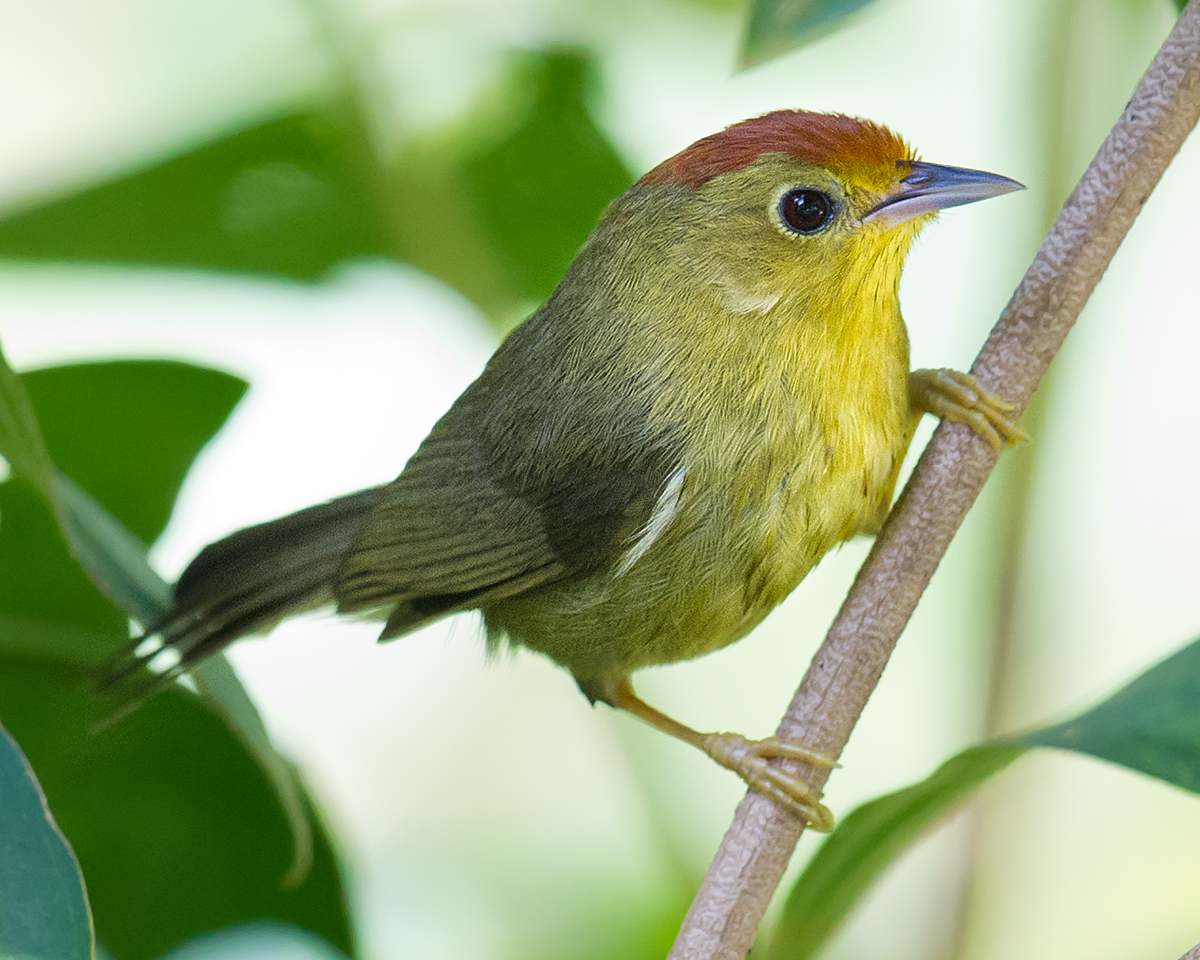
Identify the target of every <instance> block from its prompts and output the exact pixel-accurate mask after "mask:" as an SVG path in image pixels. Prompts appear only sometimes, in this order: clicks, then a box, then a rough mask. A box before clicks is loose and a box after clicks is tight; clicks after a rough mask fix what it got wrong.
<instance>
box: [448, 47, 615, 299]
mask: <svg viewBox="0 0 1200 960" xmlns="http://www.w3.org/2000/svg"><path fill="white" fill-rule="evenodd" d="M590 70H591V65H590V63H589V61H588V59H587V58H586V56H585V55H584V54H583V53H580V52H577V51H566V50H560V51H552V52H550V53H542V54H528V55H526V57H525V58H524V59H523V60H522V61H521V62H520V64H519V66H518V68H517V73H516V77H515V79H514V83H515V84H516V85H517V86H520V87H524V88H525V89H526V90H527V91H528V97H529V101H530V109H529V112H528V114H527V115H526V116H525V118H524V120H523V122H522V123H520V124H519V126H518V127H517V128H516V129H515V130H513V132H512V133H511V134H510V135H509V136H508V137H507V138H505V139H504V140H503V141H502V142H500V143H498V144H497V145H496V146H494V147H493V148H492V149H490V150H488V151H487V152H485V153H483V154H481V155H478V156H476V157H474V158H473V159H472V160H471V161H470V162H469V163H468V164H467V166H466V171H465V172H466V184H467V187H468V194H469V196H470V197H471V199H472V200H473V205H474V207H475V211H476V216H477V217H478V219H479V221H480V222H481V223H482V224H483V225H484V228H485V230H486V233H487V235H488V237H489V238H490V240H491V243H492V245H493V247H494V248H495V250H496V251H497V252H498V253H499V255H500V257H501V260H502V262H503V264H504V266H505V268H506V271H507V272H508V274H509V276H510V279H511V281H512V283H513V286H514V287H515V289H516V290H517V291H518V293H519V294H520V295H521V296H523V297H527V298H529V299H532V300H544V299H546V297H548V296H549V295H550V294H551V292H552V291H553V290H554V287H555V286H556V285H557V284H558V281H559V280H561V279H562V275H563V273H565V272H566V269H567V267H568V266H569V265H570V263H571V260H572V259H573V258H574V256H575V253H576V251H577V250H578V249H579V247H580V245H581V244H582V243H583V241H584V240H586V239H587V236H588V234H589V233H590V232H591V230H592V228H593V227H594V226H595V225H596V222H597V221H598V220H599V219H600V215H601V214H602V213H603V212H604V208H605V207H606V206H608V204H609V203H610V202H611V201H612V200H613V199H614V198H615V197H616V196H617V195H618V194H620V193H622V192H624V190H625V189H626V188H627V187H628V186H629V184H630V183H631V182H632V181H633V178H632V176H631V174H630V173H629V171H628V170H627V169H626V167H625V165H624V164H623V163H622V162H621V159H620V157H618V156H617V154H616V151H615V150H613V148H612V145H611V144H610V143H609V142H608V140H606V139H605V137H604V135H603V134H602V133H601V132H600V130H599V129H598V128H597V127H596V124H595V123H594V122H593V121H592V118H591V116H590V114H589V113H588V108H587V92H588V90H587V87H588V81H589V72H590Z"/></svg>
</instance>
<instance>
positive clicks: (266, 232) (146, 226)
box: [0, 109, 389, 515]
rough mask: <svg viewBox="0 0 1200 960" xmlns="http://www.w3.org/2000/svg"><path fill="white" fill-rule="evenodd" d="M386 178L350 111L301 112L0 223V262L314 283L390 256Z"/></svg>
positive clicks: (25, 211)
mask: <svg viewBox="0 0 1200 960" xmlns="http://www.w3.org/2000/svg"><path fill="white" fill-rule="evenodd" d="M376 179H377V175H376V172H375V159H374V156H373V155H372V153H371V151H370V148H369V146H368V141H367V139H366V138H365V137H364V136H362V135H361V132H360V131H359V130H358V128H357V125H356V124H355V123H354V121H353V119H352V115H351V113H350V112H349V111H341V110H336V109H335V110H329V111H325V112H316V111H309V112H301V113H295V114H292V115H290V116H286V117H283V118H280V119H276V120H271V121H269V122H266V123H260V124H258V125H256V126H254V127H251V128H249V129H246V130H242V131H239V132H236V133H233V134H231V135H229V136H226V137H224V138H221V139H218V140H216V141H215V142H212V143H207V144H205V145H203V146H201V147H198V148H196V149H194V150H190V151H187V152H185V153H182V154H181V155H179V156H176V157H172V158H170V159H167V160H164V161H162V162H159V163H154V164H152V165H150V166H147V167H143V168H142V169H140V170H135V171H133V172H131V173H128V174H126V175H125V176H123V177H121V178H119V179H117V180H114V181H111V182H109V183H105V184H101V185H99V186H95V187H92V188H90V189H87V190H84V191H83V192H81V193H78V194H75V195H73V196H68V197H66V198H63V199H56V200H53V201H51V202H49V203H47V204H44V205H41V206H38V207H34V208H33V209H27V210H24V211H22V212H20V213H18V214H16V215H14V216H12V217H10V218H9V219H7V220H5V221H0V257H9V258H14V259H15V258H19V259H26V260H28V259H33V260H88V261H99V262H117V263H138V264H166V265H170V266H183V267H199V268H202V269H210V270H225V271H232V272H238V273H256V274H268V275H275V276H285V277H294V278H298V279H304V280H311V279H316V278H318V277H320V276H322V275H323V274H325V273H327V272H328V271H329V270H330V268H331V267H333V266H335V265H336V264H338V263H341V262H344V261H346V260H348V259H352V258H355V257H362V256H372V255H374V256H378V255H381V254H386V253H387V252H388V250H389V242H388V240H387V230H386V227H385V225H384V223H383V222H382V220H381V214H380V211H382V210H384V209H385V208H386V205H385V204H384V203H383V202H382V201H381V198H380V197H379V196H378V195H377V186H376ZM60 466H63V469H64V470H66V472H67V473H71V470H70V469H69V468H67V467H66V466H65V465H60ZM80 482H83V481H80ZM85 486H86V484H85ZM118 515H119V514H118Z"/></svg>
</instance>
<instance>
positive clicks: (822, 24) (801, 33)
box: [738, 0, 872, 69]
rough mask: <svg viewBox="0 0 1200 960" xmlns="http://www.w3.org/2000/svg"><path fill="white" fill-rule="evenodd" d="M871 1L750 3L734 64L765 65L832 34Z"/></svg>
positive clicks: (776, 0)
mask: <svg viewBox="0 0 1200 960" xmlns="http://www.w3.org/2000/svg"><path fill="white" fill-rule="evenodd" d="M871 2H872V0H752V2H751V4H750V17H749V20H748V21H747V24H746V36H745V39H744V40H743V41H742V50H741V54H740V56H739V62H738V65H739V66H740V67H742V68H743V69H745V68H746V67H753V66H755V65H757V64H760V63H765V62H766V61H767V60H770V59H772V58H773V57H778V56H781V55H782V54H785V53H788V52H790V51H792V50H795V49H796V48H797V47H802V46H804V44H806V43H811V42H812V41H813V40H816V39H818V38H819V37H823V36H825V35H826V34H828V33H832V32H833V31H834V30H836V29H837V28H838V27H839V26H841V25H842V22H843V21H844V20H845V19H846V18H847V17H849V16H850V15H851V14H853V13H856V12H857V11H858V10H860V9H861V8H863V7H865V6H867V4H869V3H871Z"/></svg>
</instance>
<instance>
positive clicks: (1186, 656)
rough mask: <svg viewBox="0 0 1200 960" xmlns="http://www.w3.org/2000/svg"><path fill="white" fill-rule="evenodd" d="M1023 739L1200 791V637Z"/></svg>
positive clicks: (1195, 791) (1030, 742) (1026, 741)
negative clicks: (1087, 705)
mask: <svg viewBox="0 0 1200 960" xmlns="http://www.w3.org/2000/svg"><path fill="white" fill-rule="evenodd" d="M1022 740H1023V742H1024V743H1027V744H1029V745H1030V746H1038V747H1058V748H1060V749H1063V750H1074V751H1075V752H1077V753H1086V754H1089V755H1091V756H1093V757H1099V758H1100V759H1101V760H1108V761H1109V762H1111V763H1116V764H1120V765H1121V766H1123V767H1128V768H1129V769H1131V770H1138V771H1140V772H1142V773H1148V774H1149V775H1150V776H1152V777H1157V778H1158V779H1159V780H1165V781H1166V782H1167V783H1173V784H1175V786H1177V787H1182V788H1183V789H1184V790H1190V791H1191V792H1192V793H1200V640H1198V641H1196V642H1195V643H1192V644H1189V645H1188V646H1186V647H1184V648H1183V649H1182V650H1180V651H1179V652H1178V653H1176V654H1174V655H1172V656H1170V657H1168V658H1167V659H1166V660H1164V661H1163V662H1162V663H1160V664H1158V665H1157V666H1154V667H1151V668H1150V669H1149V670H1147V671H1146V672H1145V673H1143V674H1142V675H1141V676H1140V677H1138V678H1137V679H1136V680H1134V681H1133V682H1132V683H1130V684H1129V685H1127V686H1126V687H1124V688H1123V689H1121V690H1120V691H1118V692H1117V693H1115V694H1113V696H1111V697H1109V698H1108V699H1107V700H1105V701H1104V702H1103V703H1101V704H1099V705H1098V706H1095V707H1093V708H1092V709H1091V710H1088V711H1087V712H1086V713H1084V714H1082V715H1080V716H1078V717H1076V718H1075V719H1073V720H1068V721H1066V722H1065V723H1060V724H1057V725H1056V726H1053V727H1048V728H1045V729H1042V730H1035V731H1033V732H1032V733H1028V734H1026V735H1025V736H1024V737H1023V738H1022Z"/></svg>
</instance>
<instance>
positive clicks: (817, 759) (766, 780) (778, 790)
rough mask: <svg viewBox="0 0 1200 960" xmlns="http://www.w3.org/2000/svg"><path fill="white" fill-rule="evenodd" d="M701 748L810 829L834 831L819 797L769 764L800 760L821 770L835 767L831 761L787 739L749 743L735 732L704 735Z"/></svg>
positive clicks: (831, 819)
mask: <svg viewBox="0 0 1200 960" xmlns="http://www.w3.org/2000/svg"><path fill="white" fill-rule="evenodd" d="M700 746H701V749H703V750H704V752H705V753H707V754H708V755H709V756H710V757H712V758H713V759H714V760H716V761H717V763H719V764H720V765H721V766H723V767H725V768H726V769H727V770H732V771H733V772H734V773H736V774H737V775H738V776H739V777H741V778H742V779H743V780H745V781H746V785H747V786H748V787H749V788H750V789H751V790H753V791H755V792H756V793H761V794H762V795H763V796H764V797H766V798H767V799H768V800H771V801H773V802H774V803H776V804H777V805H779V806H780V807H782V808H783V809H784V810H787V811H788V812H789V813H791V814H794V815H795V816H797V817H800V818H802V819H803V820H806V821H807V822H808V825H809V826H810V827H812V829H814V830H819V831H821V832H822V833H827V832H829V831H830V830H832V829H833V814H832V813H830V812H829V809H828V808H827V807H825V806H823V805H822V804H821V797H820V794H818V793H816V792H814V791H813V789H812V788H811V787H809V785H808V784H807V783H805V782H804V781H803V780H801V779H800V778H799V777H797V776H796V775H795V774H792V773H788V772H787V771H786V770H783V769H781V768H780V767H777V766H772V765H771V764H770V763H768V761H769V760H773V759H776V758H779V759H784V760H803V761H804V762H805V763H811V764H814V765H816V766H820V767H832V766H836V763H835V762H834V761H833V760H832V759H831V758H829V757H827V756H824V755H823V754H819V753H814V752H813V751H811V750H808V749H807V748H805V747H803V746H801V745H800V744H798V743H791V742H789V741H787V740H778V739H776V738H775V737H769V738H767V739H766V740H748V739H746V738H745V737H743V736H742V735H741V734H737V733H710V734H707V735H706V736H704V738H703V741H702V743H701V744H700Z"/></svg>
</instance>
